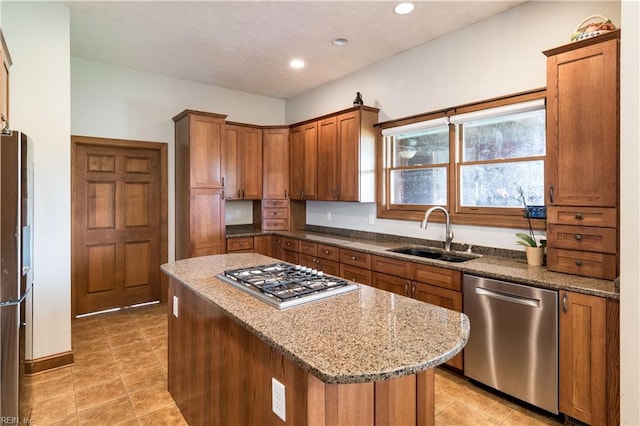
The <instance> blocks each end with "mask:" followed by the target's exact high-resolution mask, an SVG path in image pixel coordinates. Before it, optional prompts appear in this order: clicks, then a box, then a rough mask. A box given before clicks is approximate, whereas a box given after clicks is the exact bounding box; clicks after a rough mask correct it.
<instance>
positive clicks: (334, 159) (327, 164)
mask: <svg viewBox="0 0 640 426" xmlns="http://www.w3.org/2000/svg"><path fill="white" fill-rule="evenodd" d="M339 149H340V144H339V143H338V127H337V120H336V117H329V118H325V119H324V120H320V121H319V122H318V200H338V199H339V198H338V195H339V194H338V182H339V181H338V168H339V167H340V164H339V158H340V155H339V151H338V150H339Z"/></svg>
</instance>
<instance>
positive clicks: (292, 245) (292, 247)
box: [278, 237, 300, 253]
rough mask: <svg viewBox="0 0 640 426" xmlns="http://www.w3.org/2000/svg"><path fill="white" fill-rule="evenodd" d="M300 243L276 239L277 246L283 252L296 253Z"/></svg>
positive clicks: (294, 240) (283, 238) (290, 239)
mask: <svg viewBox="0 0 640 426" xmlns="http://www.w3.org/2000/svg"><path fill="white" fill-rule="evenodd" d="M299 245H300V241H299V240H296V239H294V238H287V237H278V246H279V247H281V248H282V249H283V250H288V251H295V252H296V253H297V252H298V248H299Z"/></svg>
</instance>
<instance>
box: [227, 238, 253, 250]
mask: <svg viewBox="0 0 640 426" xmlns="http://www.w3.org/2000/svg"><path fill="white" fill-rule="evenodd" d="M227 253H253V237H239V238H228V239H227Z"/></svg>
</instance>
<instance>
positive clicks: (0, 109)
mask: <svg viewBox="0 0 640 426" xmlns="http://www.w3.org/2000/svg"><path fill="white" fill-rule="evenodd" d="M0 38H1V44H0V57H1V59H2V61H1V62H2V70H1V71H2V72H0V91H1V92H0V120H1V122H0V128H2V129H4V128H5V127H7V126H9V68H10V67H11V56H10V55H9V50H8V49H7V45H6V43H5V41H4V35H3V34H2V30H0Z"/></svg>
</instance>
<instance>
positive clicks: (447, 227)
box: [420, 206, 453, 251]
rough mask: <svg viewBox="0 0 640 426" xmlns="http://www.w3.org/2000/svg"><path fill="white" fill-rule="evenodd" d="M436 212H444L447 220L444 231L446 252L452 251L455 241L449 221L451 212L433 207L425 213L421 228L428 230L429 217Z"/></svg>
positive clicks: (439, 207)
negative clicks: (452, 244) (452, 242)
mask: <svg viewBox="0 0 640 426" xmlns="http://www.w3.org/2000/svg"><path fill="white" fill-rule="evenodd" d="M436 210H440V211H442V213H444V216H445V218H446V222H445V230H444V251H451V241H453V228H452V227H451V220H450V219H449V212H448V211H447V209H445V208H444V207H442V206H434V207H431V208H430V209H429V210H427V211H426V212H425V213H424V219H423V220H422V222H421V223H420V228H424V229H427V221H428V220H429V216H430V215H431V213H433V212H434V211H436Z"/></svg>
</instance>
